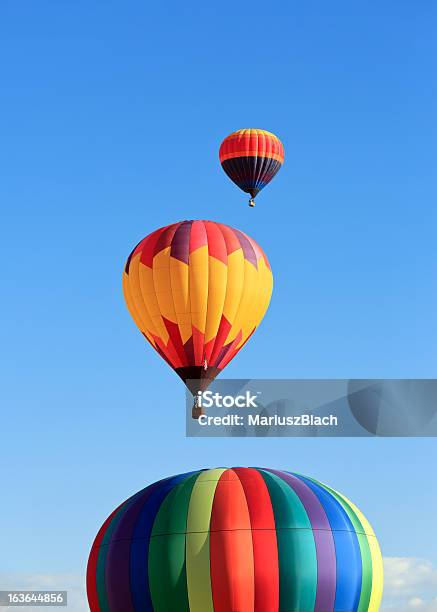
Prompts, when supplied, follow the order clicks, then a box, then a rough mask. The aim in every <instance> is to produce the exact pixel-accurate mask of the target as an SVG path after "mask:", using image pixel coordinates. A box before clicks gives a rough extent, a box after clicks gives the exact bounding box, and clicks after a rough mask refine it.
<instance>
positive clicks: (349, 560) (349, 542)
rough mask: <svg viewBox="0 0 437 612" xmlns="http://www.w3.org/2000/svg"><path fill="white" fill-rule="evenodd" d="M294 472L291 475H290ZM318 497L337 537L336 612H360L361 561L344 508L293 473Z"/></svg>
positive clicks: (357, 544)
mask: <svg viewBox="0 0 437 612" xmlns="http://www.w3.org/2000/svg"><path fill="white" fill-rule="evenodd" d="M290 473H291V472H290ZM293 475H294V476H296V478H299V480H301V481H302V482H304V483H305V484H306V485H308V487H310V489H311V490H312V491H313V492H314V493H315V495H317V497H318V499H319V501H320V503H321V504H322V506H323V509H324V510H325V512H326V516H327V517H328V521H329V524H330V526H331V529H332V535H333V537H334V545H335V554H336V559H337V582H336V594H335V605H334V611H335V612H340V611H342V612H343V611H344V610H357V609H358V605H359V601H360V595H361V585H362V574H363V569H362V561H361V552H360V545H359V542H358V537H357V534H356V533H355V529H354V527H353V525H352V522H351V520H350V519H349V517H348V515H347V513H346V511H345V510H344V508H343V507H342V505H341V504H340V503H339V502H338V501H337V500H336V499H335V497H334V496H333V495H331V494H330V493H329V492H328V491H326V489H324V488H323V487H322V486H320V485H318V484H316V483H315V482H313V481H312V480H309V479H308V478H305V477H304V476H300V475H299V474H293Z"/></svg>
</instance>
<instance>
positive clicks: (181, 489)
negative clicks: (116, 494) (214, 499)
mask: <svg viewBox="0 0 437 612" xmlns="http://www.w3.org/2000/svg"><path fill="white" fill-rule="evenodd" d="M198 475H199V472H196V473H194V474H193V475H192V476H189V477H188V478H187V479H186V480H184V482H182V483H181V484H178V485H176V486H175V487H174V488H173V490H172V491H171V492H170V493H169V494H168V495H167V497H166V498H165V500H164V501H163V503H162V504H161V507H160V509H159V511H158V514H157V515H156V519H155V522H154V524H153V530H152V536H151V538H150V545H149V559H148V567H149V570H148V571H149V583H150V592H151V594H152V603H153V608H154V610H155V612H189V609H190V608H189V603H188V590H187V573H186V566H185V537H186V531H187V517H188V506H189V503H190V499H191V493H192V490H193V486H194V483H195V482H196V480H197V477H198Z"/></svg>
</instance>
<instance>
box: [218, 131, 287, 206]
mask: <svg viewBox="0 0 437 612" xmlns="http://www.w3.org/2000/svg"><path fill="white" fill-rule="evenodd" d="M219 157H220V163H221V165H222V168H223V170H224V171H225V172H226V174H227V175H228V176H229V178H230V179H231V181H233V182H234V183H235V184H236V185H238V187H239V188H240V189H242V190H243V191H245V192H246V193H250V196H251V198H250V200H249V206H255V197H256V196H257V194H258V193H259V192H260V191H261V189H264V187H265V186H266V185H268V183H270V181H271V180H272V178H273V177H274V176H275V175H276V173H277V172H278V170H279V168H280V167H281V166H282V164H283V162H284V147H283V145H282V142H281V141H280V140H279V138H278V137H277V136H275V135H274V134H272V133H271V132H266V130H257V129H245V130H238V131H236V132H233V133H232V134H230V135H229V136H228V137H227V138H225V139H224V141H223V142H222V144H221V146H220V152H219Z"/></svg>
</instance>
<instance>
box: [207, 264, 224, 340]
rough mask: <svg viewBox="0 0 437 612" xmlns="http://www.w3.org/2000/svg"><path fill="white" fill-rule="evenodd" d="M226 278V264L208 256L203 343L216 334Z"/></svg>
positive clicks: (221, 310)
mask: <svg viewBox="0 0 437 612" xmlns="http://www.w3.org/2000/svg"><path fill="white" fill-rule="evenodd" d="M227 278H228V266H227V265H226V264H225V263H223V262H222V261H219V260H218V259H216V258H215V257H209V269H208V313H207V317H206V326H205V344H206V343H207V342H209V341H210V340H212V339H213V338H215V336H217V332H218V329H219V326H220V321H221V318H222V313H223V307H224V303H225V298H226V286H227Z"/></svg>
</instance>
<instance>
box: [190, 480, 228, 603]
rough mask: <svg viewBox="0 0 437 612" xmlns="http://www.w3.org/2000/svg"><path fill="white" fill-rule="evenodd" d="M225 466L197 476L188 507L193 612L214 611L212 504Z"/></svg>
mask: <svg viewBox="0 0 437 612" xmlns="http://www.w3.org/2000/svg"><path fill="white" fill-rule="evenodd" d="M224 471H225V470H224V469H215V470H208V471H207V472H203V473H202V474H200V476H199V477H198V478H197V480H196V482H195V484H194V487H193V491H192V494H191V500H190V505H189V508H188V520H187V538H186V567H187V586H188V600H189V602H190V612H214V608H213V601H212V590H211V574H210V550H209V545H210V535H209V527H210V520H211V512H212V505H213V500H214V494H215V490H216V488H217V482H218V480H219V479H220V476H221V475H222V474H223V472H224Z"/></svg>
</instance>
